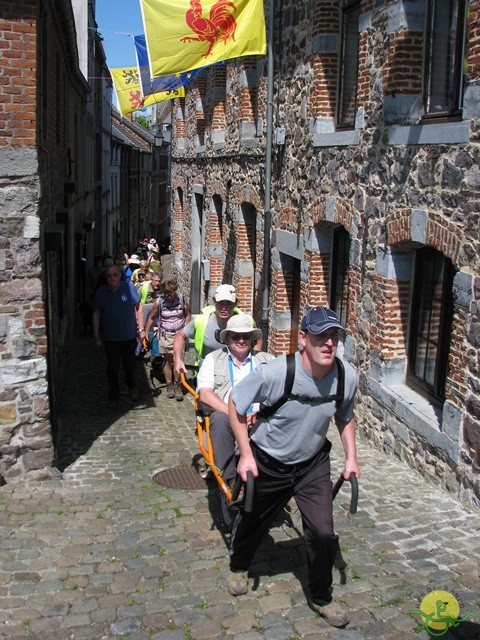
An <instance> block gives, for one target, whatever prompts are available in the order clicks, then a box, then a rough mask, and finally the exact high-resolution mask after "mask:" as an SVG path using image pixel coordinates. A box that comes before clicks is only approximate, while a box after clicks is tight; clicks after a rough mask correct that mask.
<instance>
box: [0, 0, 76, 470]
mask: <svg viewBox="0 0 480 640" xmlns="http://www.w3.org/2000/svg"><path fill="white" fill-rule="evenodd" d="M0 16H1V17H0V57H1V60H2V83H1V89H0V94H1V98H2V99H1V100H0V176H1V180H0V354H1V361H2V365H1V368H0V482H1V483H5V482H14V481H16V480H20V479H24V478H26V477H27V478H28V479H36V480H40V479H43V478H49V477H51V476H52V475H55V474H57V473H58V472H57V471H56V470H55V469H54V468H53V466H52V465H53V463H54V455H55V417H54V416H55V414H54V410H55V409H56V407H57V405H58V403H59V399H60V395H61V387H62V371H64V367H65V365H66V354H67V350H68V349H67V347H68V343H69V338H70V335H71V331H72V319H73V316H74V304H73V299H74V291H75V272H74V261H75V252H74V248H73V247H74V244H73V239H74V238H75V227H77V228H78V227H80V228H81V220H80V221H74V217H75V215H78V216H79V218H80V216H81V215H82V211H83V209H82V206H81V204H78V203H77V206H76V207H72V208H70V209H69V206H70V204H71V201H70V200H69V198H71V197H72V196H70V195H69V194H70V193H71V191H72V189H71V186H72V185H74V186H75V185H76V187H77V189H78V192H79V193H81V194H82V197H83V194H84V192H85V184H84V179H83V174H84V156H83V153H82V151H81V149H80V148H79V146H78V145H80V144H83V139H84V137H85V128H84V127H85V117H84V113H85V104H86V102H87V89H88V86H87V83H86V81H85V80H84V79H83V77H82V76H81V75H80V73H79V69H78V63H77V60H78V53H77V48H76V47H77V45H76V34H75V26H74V19H73V12H72V7H71V3H70V2H66V1H64V0H48V1H45V2H35V1H33V0H32V1H30V2H28V1H25V2H21V3H13V2H0Z"/></svg>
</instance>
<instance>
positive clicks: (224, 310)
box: [173, 284, 262, 374]
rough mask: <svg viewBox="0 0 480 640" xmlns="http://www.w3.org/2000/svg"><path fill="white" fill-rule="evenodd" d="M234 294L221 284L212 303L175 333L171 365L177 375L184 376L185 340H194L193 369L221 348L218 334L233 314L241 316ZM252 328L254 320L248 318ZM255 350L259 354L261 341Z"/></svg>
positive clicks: (229, 286)
mask: <svg viewBox="0 0 480 640" xmlns="http://www.w3.org/2000/svg"><path fill="white" fill-rule="evenodd" d="M236 302H237V292H236V291H235V287H234V286H233V285H231V284H221V285H220V286H218V287H217V289H216V291H215V296H214V304H213V305H208V306H207V307H204V308H203V309H202V312H201V313H198V314H196V315H194V316H193V317H192V319H191V320H190V322H189V323H188V324H186V325H185V326H184V327H183V329H180V331H177V333H176V334H175V339H174V341H173V366H174V369H175V371H176V372H177V374H180V373H186V367H185V363H184V361H183V354H184V352H185V346H186V343H187V341H188V340H193V343H194V346H195V366H196V367H199V366H200V364H201V362H202V360H203V358H205V356H206V355H207V353H210V352H211V351H215V350H216V349H221V348H222V347H223V346H224V345H223V344H222V343H221V342H220V340H219V333H220V331H222V330H223V329H225V328H226V326H227V322H228V320H229V319H230V318H231V317H232V316H233V315H236V314H240V313H243V311H241V310H240V309H239V308H238V307H236ZM248 318H249V321H250V323H251V326H252V327H255V321H254V319H253V318H252V317H251V316H248ZM256 349H257V350H259V351H261V349H262V338H260V339H259V340H258V341H257V344H256Z"/></svg>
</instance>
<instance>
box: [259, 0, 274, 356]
mask: <svg viewBox="0 0 480 640" xmlns="http://www.w3.org/2000/svg"><path fill="white" fill-rule="evenodd" d="M274 20H275V0H270V2H269V13H268V36H267V71H268V75H267V134H266V143H265V195H264V205H263V209H264V225H263V242H264V244H263V269H262V283H263V290H262V318H261V329H262V334H263V349H264V350H265V351H266V350H267V346H268V320H269V313H268V312H269V298H270V267H271V265H270V262H271V250H270V244H271V238H270V228H271V182H272V137H273V131H272V130H273V34H274Z"/></svg>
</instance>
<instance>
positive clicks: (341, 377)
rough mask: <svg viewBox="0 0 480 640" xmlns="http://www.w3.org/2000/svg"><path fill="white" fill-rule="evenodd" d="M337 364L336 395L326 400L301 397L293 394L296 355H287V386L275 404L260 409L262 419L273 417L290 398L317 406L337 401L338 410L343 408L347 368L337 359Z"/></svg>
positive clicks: (327, 397)
mask: <svg viewBox="0 0 480 640" xmlns="http://www.w3.org/2000/svg"><path fill="white" fill-rule="evenodd" d="M335 362H336V365H337V373H338V377H337V390H336V393H335V394H334V395H330V396H326V397H325V398H321V399H320V400H319V399H318V398H310V397H309V396H299V395H295V394H292V388H293V382H294V380H295V354H294V353H289V354H288V355H287V373H286V376H285V386H284V389H283V394H282V396H281V397H280V398H279V399H278V400H277V401H276V402H275V403H274V404H272V406H271V407H262V408H261V409H260V414H259V417H260V418H269V417H270V416H271V415H273V414H274V413H275V412H276V411H278V409H280V407H281V406H283V405H284V404H285V402H287V400H289V399H290V398H292V399H295V400H300V401H301V402H305V403H311V404H315V405H320V404H325V403H327V402H332V400H335V407H336V410H337V411H338V409H339V408H340V407H341V405H342V403H343V400H344V398H345V367H344V365H343V362H342V361H341V360H340V358H337V357H336V358H335Z"/></svg>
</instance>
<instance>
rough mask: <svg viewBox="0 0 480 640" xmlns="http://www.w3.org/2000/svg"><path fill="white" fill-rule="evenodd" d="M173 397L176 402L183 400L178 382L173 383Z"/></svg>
mask: <svg viewBox="0 0 480 640" xmlns="http://www.w3.org/2000/svg"><path fill="white" fill-rule="evenodd" d="M174 395H175V400H176V401H177V402H181V401H182V400H183V390H182V385H181V384H180V382H175V384H174Z"/></svg>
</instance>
